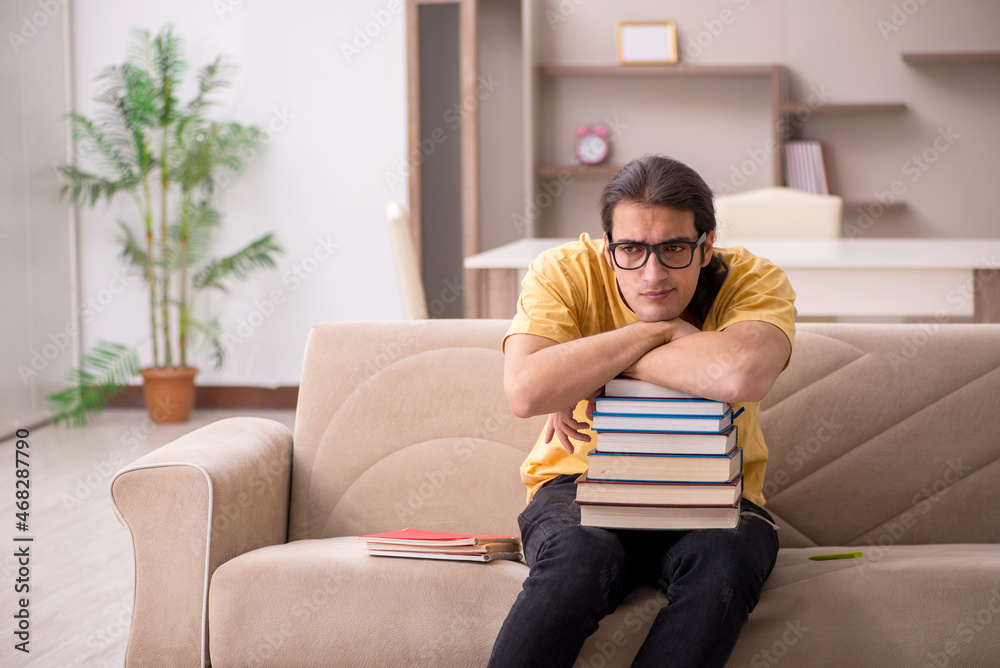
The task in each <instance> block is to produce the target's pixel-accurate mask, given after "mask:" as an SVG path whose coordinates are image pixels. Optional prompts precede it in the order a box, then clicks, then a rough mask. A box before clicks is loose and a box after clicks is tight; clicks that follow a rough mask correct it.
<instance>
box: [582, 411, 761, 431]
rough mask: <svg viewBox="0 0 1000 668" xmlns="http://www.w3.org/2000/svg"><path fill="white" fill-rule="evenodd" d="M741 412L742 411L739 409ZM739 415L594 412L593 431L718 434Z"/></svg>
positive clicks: (728, 413) (727, 427)
mask: <svg viewBox="0 0 1000 668" xmlns="http://www.w3.org/2000/svg"><path fill="white" fill-rule="evenodd" d="M740 411H741V412H742V409H740ZM738 415H739V413H736V415H733V411H732V409H728V410H726V412H725V414H724V415H722V416H711V415H654V414H641V413H604V412H601V411H594V416H593V420H594V430H595V431H598V432H600V431H659V432H677V431H683V432H689V433H699V434H720V433H722V432H724V431H726V430H727V429H729V427H730V426H732V424H733V419H735V418H736V417H737V416H738Z"/></svg>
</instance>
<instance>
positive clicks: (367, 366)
mask: <svg viewBox="0 0 1000 668" xmlns="http://www.w3.org/2000/svg"><path fill="white" fill-rule="evenodd" d="M507 325H508V323H506V322H505V321H500V320H461V321H448V320H427V321H421V322H417V323H415V322H392V321H386V322H371V323H361V324H358V323H336V322H329V323H321V324H317V325H314V326H313V328H312V330H311V331H310V333H309V342H308V344H307V347H306V355H305V361H304V362H303V369H302V383H301V390H300V392H299V403H298V408H297V412H296V423H295V459H294V461H293V470H292V497H291V511H290V516H289V539H290V540H300V539H306V538H327V537H332V536H345V535H346V536H350V535H357V534H368V533H378V532H382V531H393V530H396V529H402V528H404V527H407V526H409V527H414V528H419V529H426V530H432V531H450V532H455V533H490V534H503V533H517V515H518V513H520V512H521V510H522V509H523V508H524V504H525V488H524V485H522V484H521V481H520V478H519V473H518V468H519V467H520V465H521V462H522V461H524V458H525V457H526V456H527V454H528V452H529V451H530V449H531V447H532V446H533V445H534V443H535V439H536V438H537V437H538V434H539V432H540V431H541V429H542V426H543V425H544V423H545V417H538V418H534V419H530V420H522V419H519V418H517V417H515V416H514V414H513V413H511V411H510V408H509V406H508V405H507V400H506V398H505V397H504V394H503V380H502V379H503V354H502V353H501V352H500V341H501V339H502V338H503V334H504V332H505V331H506V328H507Z"/></svg>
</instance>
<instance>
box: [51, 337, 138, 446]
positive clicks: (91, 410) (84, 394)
mask: <svg viewBox="0 0 1000 668" xmlns="http://www.w3.org/2000/svg"><path fill="white" fill-rule="evenodd" d="M139 369H140V364H139V353H138V352H137V351H136V349H135V348H129V347H128V346H124V345H121V344H119V343H109V342H107V341H99V342H98V344H97V345H96V346H94V348H93V349H92V350H91V351H90V353H89V354H87V355H86V356H85V357H84V358H83V363H82V364H81V365H80V368H79V369H71V370H70V372H69V375H68V376H67V377H66V379H67V380H68V381H69V382H70V383H71V386H70V387H69V388H67V389H65V390H63V391H62V392H57V393H55V394H50V395H48V396H47V397H46V400H47V401H48V402H49V404H50V407H51V408H52V409H53V410H54V411H55V415H54V416H53V418H52V421H53V422H54V423H55V424H57V425H58V424H59V423H60V422H65V423H66V424H67V425H71V426H74V427H76V426H80V425H84V424H87V422H88V421H89V420H90V419H91V418H93V417H96V416H97V415H99V414H100V413H101V411H103V410H104V406H105V405H106V404H107V402H108V401H109V400H110V399H111V398H112V397H113V396H115V395H116V394H118V393H119V392H121V391H122V390H123V389H124V388H125V387H126V386H127V385H128V383H129V381H130V380H132V379H133V378H135V377H136V376H137V375H138V374H139Z"/></svg>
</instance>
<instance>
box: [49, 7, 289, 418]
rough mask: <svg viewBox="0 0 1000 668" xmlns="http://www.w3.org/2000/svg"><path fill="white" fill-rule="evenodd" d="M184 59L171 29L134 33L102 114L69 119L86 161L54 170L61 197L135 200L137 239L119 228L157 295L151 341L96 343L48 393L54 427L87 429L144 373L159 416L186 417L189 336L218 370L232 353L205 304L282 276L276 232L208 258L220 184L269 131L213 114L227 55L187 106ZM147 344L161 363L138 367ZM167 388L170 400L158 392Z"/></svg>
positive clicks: (124, 253) (101, 103)
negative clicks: (273, 274) (264, 276)
mask: <svg viewBox="0 0 1000 668" xmlns="http://www.w3.org/2000/svg"><path fill="white" fill-rule="evenodd" d="M181 51H182V41H181V39H180V38H179V37H177V36H176V35H175V34H174V32H173V29H172V28H171V27H169V26H168V27H167V28H164V29H163V30H161V31H160V32H159V33H158V34H157V35H155V36H153V35H151V34H150V33H149V32H148V31H143V30H139V31H135V33H134V42H133V48H132V50H131V51H130V53H129V56H128V58H127V59H126V61H125V62H124V63H123V64H121V65H113V66H110V67H108V68H106V69H105V70H104V71H103V72H102V74H101V75H100V76H99V77H98V81H99V82H100V83H101V85H102V87H101V90H100V92H99V93H98V95H97V97H96V98H95V100H96V101H97V102H98V108H99V111H98V112H97V115H96V116H95V117H94V118H87V117H85V116H83V115H81V114H70V115H69V121H70V123H71V124H72V130H73V139H74V142H75V143H76V144H77V147H78V151H79V154H80V155H81V156H84V157H86V158H87V159H88V163H87V165H86V167H84V166H81V165H76V164H62V165H59V166H58V167H57V169H58V171H59V173H60V175H61V177H62V179H63V189H62V193H63V195H64V196H65V197H68V199H69V200H70V201H71V202H73V203H75V204H81V205H90V206H93V205H95V204H96V203H98V202H99V201H101V200H102V199H103V200H106V201H108V202H109V203H110V202H112V201H114V200H117V199H119V198H123V199H131V200H132V201H133V202H134V204H135V207H136V210H137V213H138V221H137V222H138V233H136V231H135V229H133V227H132V226H131V225H129V224H127V223H125V222H122V221H119V235H118V241H119V243H120V245H121V257H122V259H123V261H125V262H126V263H127V264H128V265H130V266H132V267H134V270H135V271H136V272H137V274H138V275H139V276H141V277H142V278H143V279H144V280H145V282H146V285H147V287H148V300H149V314H148V315H149V336H148V338H147V339H145V340H143V341H139V342H136V343H133V344H132V345H126V344H121V343H111V342H107V341H99V342H98V343H97V344H96V345H95V346H94V348H93V349H92V350H91V351H90V352H89V353H88V354H87V355H86V356H85V357H84V359H83V361H82V364H81V366H80V367H79V368H75V369H72V370H71V371H70V375H69V377H68V379H67V380H68V381H69V383H70V386H69V387H68V388H67V389H65V390H63V391H61V392H58V393H55V394H52V395H49V396H48V397H47V398H48V400H49V403H50V407H51V408H52V409H53V411H54V421H55V422H56V423H57V424H58V423H60V422H65V423H67V424H72V425H77V424H83V423H86V422H87V421H88V419H89V418H91V417H93V416H94V415H96V414H98V413H99V412H100V411H101V410H103V408H104V407H105V406H106V404H107V402H108V401H109V400H110V399H111V398H112V397H113V396H114V395H115V394H117V393H118V392H120V391H121V390H122V389H124V388H125V387H126V386H127V385H128V384H129V383H130V382H131V381H132V380H133V379H135V378H136V377H137V376H138V375H140V373H141V375H142V376H143V378H144V381H145V383H144V387H143V395H144V399H145V402H146V408H147V410H148V411H149V413H150V417H151V418H152V419H153V420H155V421H158V422H167V421H182V420H186V419H187V418H188V415H189V413H190V410H191V406H192V404H193V396H194V376H195V374H196V373H197V369H196V368H194V367H192V366H190V365H189V364H190V359H189V349H190V346H191V344H192V340H197V342H198V343H200V344H203V346H204V347H206V348H207V349H208V350H210V351H211V353H212V357H214V363H215V366H216V367H217V368H219V367H221V366H222V364H223V362H224V353H225V351H224V348H223V346H222V345H221V343H220V324H219V319H218V316H217V315H215V314H208V315H199V312H198V311H196V309H195V307H196V306H198V305H199V301H201V302H204V300H203V299H202V300H199V297H201V296H202V295H203V294H205V293H209V292H212V291H216V292H219V291H221V292H225V291H226V290H227V289H228V287H229V286H230V285H231V283H232V282H233V281H235V280H241V279H245V278H247V277H248V276H250V275H251V274H252V273H254V272H255V271H258V270H261V269H267V268H273V267H274V266H275V257H276V256H277V255H278V254H280V253H281V252H282V249H281V247H280V246H279V245H278V243H277V242H276V241H275V239H274V236H273V234H270V233H269V234H266V235H264V236H262V237H261V238H259V239H256V240H254V241H251V242H250V243H249V244H247V245H246V246H245V247H243V248H241V249H239V250H237V251H236V252H234V253H231V254H229V255H226V256H224V257H212V256H210V247H211V245H212V240H213V237H214V233H215V232H216V231H217V230H218V229H219V227H220V225H221V223H222V216H221V214H220V213H219V211H218V210H217V209H216V208H214V207H213V198H214V196H215V195H216V194H217V193H218V189H219V185H218V184H219V183H220V179H223V178H224V179H225V182H227V183H228V180H229V179H231V178H232V176H234V175H236V174H238V173H240V171H242V169H243V167H244V166H245V164H246V162H247V160H248V156H249V157H252V156H254V155H256V152H257V151H258V150H259V149H260V148H261V147H262V144H263V141H262V140H263V137H264V134H263V132H262V131H261V130H260V129H259V128H256V127H253V126H246V125H240V124H239V123H235V122H222V121H218V120H212V119H210V118H208V117H207V116H206V111H208V110H209V109H210V108H211V107H212V106H213V104H214V103H215V100H214V97H213V96H214V95H215V94H216V93H217V92H218V91H219V90H220V89H222V88H225V87H227V86H229V85H231V82H230V79H229V77H230V75H231V73H232V70H233V68H232V66H231V65H230V64H228V63H227V62H226V61H225V60H223V58H222V57H221V56H220V57H218V58H216V59H215V60H214V61H212V62H211V63H209V64H208V65H205V66H204V67H203V68H202V69H201V70H200V71H199V73H198V77H197V88H196V92H195V93H194V96H193V97H192V98H191V99H190V100H189V101H188V102H187V103H185V104H182V103H181V102H180V101H179V99H178V91H179V90H180V88H181V83H182V80H183V75H184V72H185V70H186V69H187V65H186V63H185V62H184V60H183V58H182V53H181ZM202 310H204V309H202ZM147 343H148V344H149V345H150V348H151V357H152V364H151V365H150V366H149V367H146V368H141V364H140V361H139V350H140V348H141V347H142V346H144V345H146V344H147ZM158 386H165V387H166V388H167V392H168V394H167V395H166V396H157V395H156V394H155V392H156V391H157V387H158Z"/></svg>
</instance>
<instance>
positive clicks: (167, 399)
mask: <svg viewBox="0 0 1000 668" xmlns="http://www.w3.org/2000/svg"><path fill="white" fill-rule="evenodd" d="M197 373H198V369H196V368H194V367H186V368H171V369H143V370H142V379H143V381H144V382H143V385H142V398H143V400H144V401H145V402H146V411H147V412H148V413H149V417H150V418H151V419H152V420H153V422H186V421H187V420H188V418H189V417H191V408H192V407H193V406H194V377H195V375H196V374H197Z"/></svg>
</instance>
